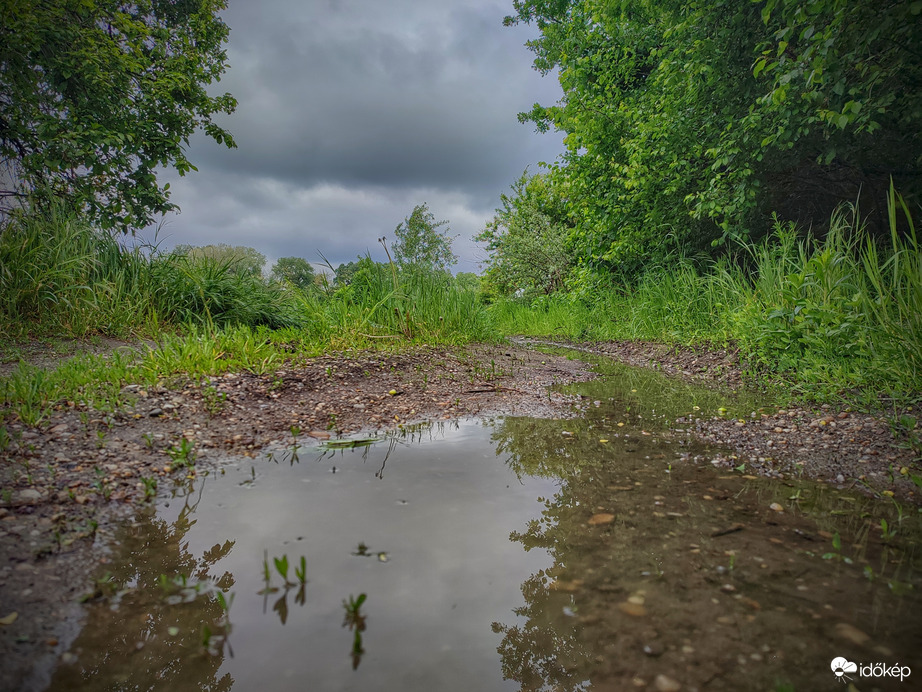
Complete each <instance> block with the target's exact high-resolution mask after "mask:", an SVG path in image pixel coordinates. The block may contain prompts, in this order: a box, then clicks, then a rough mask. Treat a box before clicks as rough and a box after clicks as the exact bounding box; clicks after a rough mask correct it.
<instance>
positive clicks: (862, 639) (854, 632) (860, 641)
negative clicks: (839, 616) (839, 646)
mask: <svg viewBox="0 0 922 692" xmlns="http://www.w3.org/2000/svg"><path fill="white" fill-rule="evenodd" d="M833 634H835V636H836V637H838V638H839V639H844V640H846V641H848V642H851V643H852V644H856V645H858V646H864V645H865V644H867V642H868V641H869V640H870V639H871V638H870V637H869V636H868V635H866V634H865V633H864V632H862V631H861V630H859V629H858V628H857V627H855V626H853V625H849V624H848V623H847V622H840V623H837V624H836V626H835V627H834V628H833Z"/></svg>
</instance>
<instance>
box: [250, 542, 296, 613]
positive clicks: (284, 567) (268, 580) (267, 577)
mask: <svg viewBox="0 0 922 692" xmlns="http://www.w3.org/2000/svg"><path fill="white" fill-rule="evenodd" d="M272 563H273V564H274V565H275V570H276V572H278V573H279V576H281V577H282V581H283V585H284V587H285V588H284V591H283V592H282V595H281V597H279V599H278V600H277V601H276V602H275V603H274V604H273V605H272V612H274V613H278V616H279V620H280V621H281V623H282V624H283V625H284V624H285V623H286V622H288V592H289V590H291V589H292V588H293V587H295V586H297V587H298V592H297V593H296V594H295V603H297V604H298V605H301V606H303V605H304V603H305V600H306V595H305V589H304V587H305V586H306V585H307V558H305V557H304V556H303V555H302V556H301V563H300V565H299V566H298V567H295V579H297V580H298V581H297V582H293V581H290V580H289V579H288V569H289V563H288V555H287V554H285V555H282V557H273V558H272ZM263 582H264V584H265V586H264V587H263V588H262V589H261V590H260V591H259V595H260V596H263V612H264V613H265V612H266V606H267V605H268V603H269V594H271V593H277V592H278V591H279V588H278V587H277V586H272V570H271V569H270V568H269V551H268V550H267V551H264V553H263Z"/></svg>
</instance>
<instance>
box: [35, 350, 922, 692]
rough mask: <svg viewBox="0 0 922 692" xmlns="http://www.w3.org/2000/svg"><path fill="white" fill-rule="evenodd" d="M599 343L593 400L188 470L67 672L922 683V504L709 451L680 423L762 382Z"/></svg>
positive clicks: (330, 678)
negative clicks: (218, 469)
mask: <svg viewBox="0 0 922 692" xmlns="http://www.w3.org/2000/svg"><path fill="white" fill-rule="evenodd" d="M597 365H598V367H600V369H601V370H602V371H603V372H604V373H605V377H604V378H603V379H601V380H598V381H595V382H589V383H582V384H579V385H574V386H570V387H567V388H566V389H567V391H569V392H571V393H575V394H579V395H581V397H583V398H582V399H581V402H582V406H583V408H584V411H583V412H582V414H581V416H580V417H579V418H575V419H570V420H539V419H531V418H513V417H507V418H498V419H492V420H477V421H464V422H460V423H453V424H444V425H433V426H424V427H418V428H413V429H405V430H401V431H397V432H396V433H391V434H387V435H384V434H382V435H380V436H378V437H376V438H374V439H366V440H364V441H360V442H358V443H356V446H345V447H340V448H335V447H333V448H330V447H327V448H319V447H317V446H316V445H314V446H308V445H306V444H303V446H300V447H298V448H297V449H294V450H293V449H292V448H290V447H289V448H281V447H280V448H278V449H274V450H270V451H269V453H267V454H266V455H264V456H262V457H260V458H256V459H248V458H241V459H236V460H233V461H232V463H230V464H229V465H228V466H227V467H226V468H225V470H224V472H223V473H219V474H217V475H212V476H208V477H204V478H198V479H196V480H195V481H194V482H191V484H190V485H188V486H178V487H177V488H176V490H175V493H174V497H172V498H171V499H169V500H168V501H162V502H161V503H159V504H158V505H157V506H156V507H154V508H151V509H149V510H148V511H147V512H146V513H144V514H140V515H138V516H137V517H136V518H135V520H134V521H133V522H131V523H129V524H126V525H125V526H124V527H123V529H122V530H121V533H120V535H119V538H118V542H117V547H116V548H114V549H113V551H112V553H111V554H110V555H109V556H108V558H107V563H106V564H105V565H103V571H102V572H101V573H100V580H99V584H98V588H97V593H96V597H95V599H94V600H93V601H92V602H91V603H90V604H89V605H88V614H87V617H86V622H85V625H84V628H83V630H82V633H81V634H80V636H79V637H78V638H77V639H76V640H75V642H74V643H73V646H72V647H71V650H70V651H69V652H68V653H67V654H65V656H64V658H63V659H62V661H61V662H60V664H59V666H58V669H57V671H56V672H55V674H54V677H53V679H52V683H51V689H53V690H77V689H86V690H91V689H92V690H96V689H111V690H231V689H234V690H254V689H265V690H464V691H465V692H470V691H472V690H560V691H564V690H566V691H571V690H572V691H574V692H575V691H577V690H612V691H615V690H635V689H636V690H645V689H646V690H658V691H659V692H664V691H666V692H668V691H669V690H673V691H674V690H733V691H739V690H774V691H778V692H781V691H783V690H796V691H798V692H803V691H808V690H809V691H814V690H827V689H828V690H835V689H848V688H847V687H845V686H842V685H841V683H843V682H845V683H849V684H851V685H852V686H853V688H854V689H858V690H862V691H865V690H875V689H879V690H910V689H920V687H919V684H920V680H922V655H920V652H922V600H920V594H919V589H920V587H922V579H920V576H919V571H918V570H919V566H920V563H922V560H920V554H919V547H918V541H919V538H920V533H922V532H920V520H919V514H918V513H916V512H911V511H909V510H901V509H900V508H899V507H898V506H896V505H895V504H893V503H890V504H887V503H882V502H879V501H875V500H871V499H869V498H866V497H863V496H860V495H857V494H849V493H846V492H839V491H836V490H834V489H832V488H829V487H826V486H823V485H822V484H816V483H807V482H798V481H791V480H787V481H769V480H765V479H757V478H754V477H751V476H747V475H746V474H745V469H741V470H740V471H730V472H728V471H726V470H718V469H716V468H714V467H713V466H712V465H711V464H710V461H709V460H710V459H711V458H713V456H714V455H715V454H719V453H721V450H716V449H708V448H706V447H703V446H701V445H698V444H697V443H694V442H693V441H692V440H691V439H690V438H689V436H688V435H687V433H686V432H685V430H684V429H683V427H682V423H681V421H682V420H687V419H689V418H693V417H694V416H696V415H702V416H703V415H706V414H707V415H711V414H712V413H713V411H715V410H717V409H725V411H724V412H725V413H726V415H734V416H735V415H739V416H743V415H751V414H752V413H753V412H757V411H758V405H759V402H757V401H753V400H732V399H731V398H730V397H728V396H727V395H725V394H723V393H720V392H711V391H709V390H704V389H701V388H698V387H690V386H688V385H684V384H675V383H673V382H671V381H669V380H666V379H665V378H662V377H660V376H659V375H657V374H656V373H650V372H648V371H641V370H635V369H632V368H627V367H625V366H615V365H612V364H606V363H604V362H599V363H598V364H597ZM699 412H700V413H699ZM677 420H678V421H680V422H678V423H677V422H676V421H677ZM839 658H842V659H845V661H841V662H839V667H838V668H837V669H836V670H833V666H832V662H833V661H834V660H835V659H839ZM847 663H851V664H854V666H852V665H846V664H847ZM853 668H854V669H853ZM901 676H902V678H903V679H902V680H900V677H901ZM907 676H908V677H907Z"/></svg>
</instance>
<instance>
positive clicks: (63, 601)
mask: <svg viewBox="0 0 922 692" xmlns="http://www.w3.org/2000/svg"><path fill="white" fill-rule="evenodd" d="M544 345H545V346H546V345H547V342H545V344H544ZM567 345H568V346H570V347H573V348H575V349H579V350H578V351H573V350H570V351H569V356H567V355H562V354H559V353H558V354H555V353H546V352H538V351H536V350H533V349H531V348H527V345H525V344H521V343H517V344H512V345H499V346H471V347H466V348H454V349H444V348H418V349H414V350H405V351H401V352H397V353H393V352H379V351H355V352H347V353H342V354H338V355H324V356H319V357H316V358H311V359H308V360H302V361H298V362H288V363H286V364H284V365H282V366H281V367H280V368H279V369H278V370H276V371H274V372H271V373H266V374H254V373H252V372H248V371H235V372H227V373H225V374H222V375H216V376H212V377H208V378H205V379H203V380H185V381H184V380H179V379H176V380H172V381H163V382H161V383H159V384H156V385H153V386H142V385H127V386H125V387H124V388H123V390H122V391H123V394H124V402H123V404H122V405H121V406H120V407H118V408H117V410H115V411H113V412H110V413H105V412H102V411H99V410H94V409H93V408H90V407H88V406H85V405H77V404H74V403H73V402H67V401H65V402H62V403H61V404H60V405H59V406H57V407H56V410H54V411H53V412H52V413H51V414H50V416H49V417H48V418H47V419H45V420H44V421H43V422H42V423H41V424H39V425H36V426H27V425H24V424H23V423H22V422H21V421H19V422H13V423H11V424H9V425H8V426H7V433H8V435H9V437H8V439H7V441H6V443H5V449H4V451H3V456H4V464H3V465H2V478H0V483H2V496H0V604H2V610H3V612H0V618H2V622H3V623H4V624H3V625H2V630H0V635H2V636H0V656H2V658H3V660H4V666H3V673H2V679H0V686H2V687H3V688H4V689H15V688H19V687H24V688H36V689H39V688H41V687H42V686H43V685H44V684H45V683H46V682H47V675H48V674H49V673H50V671H51V669H52V668H53V666H54V664H55V662H56V661H57V660H58V658H59V656H60V655H61V654H62V653H63V652H65V651H66V650H67V648H68V646H69V643H70V641H71V640H72V638H73V637H74V636H75V635H76V632H77V627H76V623H77V621H78V619H79V616H80V609H79V606H78V602H80V601H82V600H86V599H91V598H93V597H94V592H95V590H96V589H97V588H98V587H94V586H93V581H92V578H93V576H94V574H96V573H97V572H98V570H99V569H100V563H102V564H103V565H104V564H105V562H106V561H107V558H106V556H105V552H104V551H103V550H100V549H101V548H103V547H104V546H105V545H106V542H107V540H111V535H112V533H111V532H112V530H113V528H114V526H115V524H116V522H117V520H118V519H120V518H124V517H126V516H128V515H129V514H130V513H131V511H132V509H133V508H134V507H136V506H137V505H138V504H143V503H145V502H149V501H151V500H152V499H153V498H155V497H156V496H157V495H158V493H159V494H165V493H169V492H170V490H171V489H172V488H174V487H176V485H178V484H180V485H181V484H183V483H186V482H188V480H190V479H192V478H194V477H195V476H196V475H197V474H203V473H205V474H207V473H212V472H215V471H216V470H218V469H220V467H221V463H222V461H223V460H226V459H228V458H230V457H232V456H240V455H249V456H256V455H257V454H258V453H259V452H260V450H262V449H263V448H265V447H266V446H270V445H273V444H283V445H291V444H297V443H298V442H299V440H301V441H302V443H303V441H304V440H312V441H313V442H316V441H318V440H328V439H331V438H336V437H339V436H341V435H346V434H350V433H356V432H360V431H372V430H377V429H386V428H393V427H396V426H402V425H406V424H411V423H414V422H419V421H424V420H433V419H452V418H461V417H469V416H472V415H478V414H490V413H518V414H527V415H532V416H534V415H537V416H542V415H555V416H559V415H578V414H579V410H580V408H581V407H585V406H590V405H592V402H589V401H585V400H580V399H578V398H576V397H572V396H568V395H567V394H565V393H560V392H556V391H554V390H553V388H549V386H551V385H554V384H564V383H566V382H572V381H576V380H581V379H587V378H590V377H592V371H591V369H590V368H589V367H588V366H587V364H586V363H584V362H582V361H581V360H578V359H574V357H573V353H574V352H576V353H579V352H580V351H582V352H584V353H586V354H587V357H590V356H589V355H588V354H597V355H598V354H601V355H604V356H608V357H610V358H613V359H616V360H621V361H624V362H626V363H629V364H632V365H640V366H648V367H652V368H655V369H659V370H661V371H663V372H665V373H667V374H669V375H671V376H674V377H678V378H686V379H690V380H704V381H706V382H710V383H711V384H712V385H713V386H718V385H720V386H721V387H724V388H726V385H728V384H729V385H731V386H734V387H737V388H739V387H740V386H741V383H742V369H741V367H740V365H739V363H738V362H737V359H736V355H735V354H734V353H733V352H732V351H727V350H720V351H718V350H704V349H697V350H694V349H685V348H676V347H665V346H662V345H658V344H650V343H641V342H603V343H589V344H578V345H577V344H567ZM34 357H35V358H36V359H37V360H38V362H43V363H45V364H46V365H48V364H49V363H48V360H47V358H46V357H45V358H44V360H42V358H43V356H42V354H41V353H35V354H34ZM766 410H767V411H768V412H766V413H759V412H753V413H752V414H750V416H749V417H748V418H743V419H729V420H728V419H726V417H724V416H718V417H713V418H701V419H699V418H692V419H679V420H677V421H675V423H674V424H675V425H676V426H684V429H686V430H688V431H689V432H693V433H695V434H697V435H698V436H700V437H701V438H703V439H705V440H708V441H712V442H713V441H716V442H718V443H722V444H723V445H724V446H725V447H726V449H727V452H726V454H723V455H721V454H718V455H716V456H715V457H714V458H713V459H711V460H710V461H711V463H713V464H714V465H718V466H729V467H733V468H738V469H739V470H740V471H741V472H743V473H748V474H761V475H769V476H775V477H782V478H784V477H793V476H806V477H813V478H817V479H820V480H824V481H827V482H830V483H833V484H836V485H839V486H842V485H857V486H859V487H861V488H864V489H865V490H866V491H867V492H871V493H875V494H883V495H886V496H890V497H896V498H897V499H898V500H900V501H904V502H909V503H913V504H918V503H919V500H920V495H919V493H918V489H917V488H916V487H915V485H914V484H913V483H912V482H911V480H910V478H908V477H907V476H908V475H909V474H901V473H900V470H901V469H905V468H907V466H908V465H909V464H910V463H911V457H912V452H911V450H910V449H908V448H906V446H901V445H900V440H899V439H897V438H894V436H893V435H892V432H891V430H890V428H889V427H888V425H887V423H886V422H885V421H882V420H880V419H877V418H875V417H873V416H871V415H869V414H863V413H858V412H854V411H849V410H838V409H834V408H830V407H829V406H822V407H819V408H815V409H810V408H807V407H794V408H788V409H781V410H771V409H766ZM695 461H699V462H700V461H701V460H697V459H696V460H695Z"/></svg>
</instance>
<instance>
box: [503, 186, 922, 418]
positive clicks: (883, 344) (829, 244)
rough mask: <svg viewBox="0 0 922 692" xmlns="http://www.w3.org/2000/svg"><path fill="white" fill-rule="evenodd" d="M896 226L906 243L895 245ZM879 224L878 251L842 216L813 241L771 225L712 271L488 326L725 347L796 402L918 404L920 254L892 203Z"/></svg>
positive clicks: (674, 271) (577, 299)
mask: <svg viewBox="0 0 922 692" xmlns="http://www.w3.org/2000/svg"><path fill="white" fill-rule="evenodd" d="M902 220H905V221H906V222H908V232H907V233H903V234H898V233H897V223H898V221H902ZM890 221H891V229H892V233H891V236H890V239H889V243H887V244H881V243H879V242H875V241H874V240H873V239H872V238H871V237H870V236H869V235H868V234H867V233H865V232H864V230H863V229H862V228H861V226H860V224H858V223H857V222H856V221H855V219H854V218H853V217H852V216H850V215H848V214H844V213H841V214H837V215H836V216H835V217H834V218H833V219H832V223H831V228H830V231H829V233H828V234H827V235H826V236H825V237H824V238H823V239H821V240H817V239H810V238H802V237H801V238H798V235H797V233H796V232H795V229H793V228H792V227H789V226H783V225H781V224H776V228H775V233H774V235H773V236H772V237H770V238H768V239H767V240H766V241H764V242H762V243H760V244H750V245H748V246H746V247H744V248H743V249H742V250H741V251H739V252H738V253H737V254H736V255H735V256H733V257H728V258H724V259H723V260H721V261H719V262H708V263H704V264H702V263H696V262H693V261H691V260H679V261H676V262H675V263H673V264H671V265H669V266H666V267H655V268H651V269H648V270H647V272H646V273H645V274H644V275H643V276H642V277H641V278H640V280H639V281H638V282H637V283H636V285H634V286H633V287H631V288H627V289H626V288H617V287H610V286H604V285H602V286H597V287H596V288H595V289H594V290H592V291H591V292H589V294H588V295H587V294H585V293H583V294H582V295H577V294H575V293H558V294H555V295H552V296H548V297H544V298H541V299H539V300H538V301H535V302H533V303H531V304H528V305H526V304H522V303H517V302H514V301H508V300H507V301H501V302H499V303H497V304H495V305H494V306H492V308H491V316H492V317H493V319H494V321H495V324H496V326H497V328H498V329H499V330H500V331H501V332H503V333H520V334H527V335H535V336H538V335H541V336H546V335H556V336H560V337H566V338H569V339H576V340H606V339H642V340H650V341H662V342H666V343H680V344H700V343H708V342H709V343H715V344H721V345H724V344H735V345H738V346H739V347H740V349H741V351H742V352H743V354H744V356H745V357H746V358H748V360H749V361H750V362H752V363H753V364H755V365H756V366H758V369H759V372H760V373H761V374H762V375H763V376H765V377H767V378H768V379H781V380H783V381H784V382H785V383H786V384H788V385H789V386H790V387H791V388H792V391H793V393H794V394H795V395H800V396H802V397H806V398H812V399H819V400H836V399H842V398H845V399H849V400H858V401H861V402H865V403H867V404H871V403H874V402H879V401H880V400H881V398H883V399H884V400H886V399H892V400H895V401H898V402H908V401H913V400H916V399H918V398H920V397H922V253H920V248H919V245H918V241H917V238H916V234H915V229H914V228H913V226H912V219H911V215H910V213H909V210H908V209H907V208H906V207H905V205H903V204H902V202H901V200H899V199H898V198H897V197H895V196H891V199H890Z"/></svg>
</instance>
